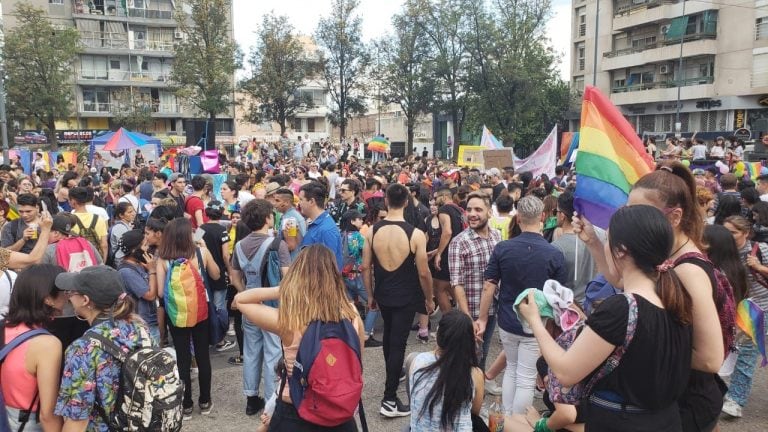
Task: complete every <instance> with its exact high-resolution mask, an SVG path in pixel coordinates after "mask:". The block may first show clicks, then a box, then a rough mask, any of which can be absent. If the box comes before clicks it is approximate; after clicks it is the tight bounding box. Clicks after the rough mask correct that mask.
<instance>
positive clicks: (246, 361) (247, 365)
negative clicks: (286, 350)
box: [243, 319, 282, 398]
mask: <svg viewBox="0 0 768 432" xmlns="http://www.w3.org/2000/svg"><path fill="white" fill-rule="evenodd" d="M281 355H282V347H281V346H280V338H279V337H278V336H277V335H276V334H273V333H270V332H268V331H266V330H262V329H260V328H259V327H257V326H255V325H253V324H252V323H251V322H250V321H248V320H247V319H243V394H245V395H246V396H258V395H259V381H261V375H262V367H263V368H264V395H265V396H266V397H267V398H269V396H270V395H272V394H273V393H274V392H275V385H276V380H277V373H276V372H275V365H276V364H277V361H278V360H280V356H281Z"/></svg>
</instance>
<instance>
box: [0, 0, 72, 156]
mask: <svg viewBox="0 0 768 432" xmlns="http://www.w3.org/2000/svg"><path fill="white" fill-rule="evenodd" d="M15 14H16V19H17V22H18V25H17V26H16V27H14V28H13V29H11V30H9V31H8V32H7V33H6V35H5V48H4V53H3V64H4V66H5V74H6V93H7V99H8V111H9V114H10V116H9V117H12V118H17V119H19V120H21V121H34V122H35V125H36V127H38V126H39V127H42V128H43V130H44V131H45V133H46V134H47V135H48V142H49V143H51V148H52V149H53V150H57V149H58V141H57V136H56V120H62V119H66V118H68V117H69V116H70V113H71V103H72V95H73V93H72V79H73V78H74V77H73V75H72V71H73V67H72V66H73V63H74V61H75V59H76V58H77V54H78V53H79V52H80V49H81V48H80V35H79V33H78V32H77V30H76V29H74V28H70V27H67V28H58V27H54V26H53V24H51V22H50V21H49V20H48V19H47V18H46V13H45V11H43V9H39V8H36V7H33V6H31V5H30V4H28V3H19V4H18V5H17V6H16V10H15Z"/></svg>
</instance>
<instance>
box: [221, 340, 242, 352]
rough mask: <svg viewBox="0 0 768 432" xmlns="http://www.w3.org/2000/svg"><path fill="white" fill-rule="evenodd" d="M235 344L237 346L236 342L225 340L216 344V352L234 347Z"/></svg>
mask: <svg viewBox="0 0 768 432" xmlns="http://www.w3.org/2000/svg"><path fill="white" fill-rule="evenodd" d="M235 346H237V344H236V343H234V342H232V341H228V340H225V341H224V342H222V343H221V344H220V345H216V351H217V352H224V351H227V350H230V349H232V348H234V347H235Z"/></svg>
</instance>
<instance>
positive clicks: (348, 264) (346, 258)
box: [341, 232, 357, 279]
mask: <svg viewBox="0 0 768 432" xmlns="http://www.w3.org/2000/svg"><path fill="white" fill-rule="evenodd" d="M341 234H342V236H341V275H342V276H343V277H345V278H347V279H355V277H357V273H356V271H357V266H356V264H357V263H356V261H355V257H353V256H352V254H351V253H349V236H350V234H351V233H350V232H343V233H341Z"/></svg>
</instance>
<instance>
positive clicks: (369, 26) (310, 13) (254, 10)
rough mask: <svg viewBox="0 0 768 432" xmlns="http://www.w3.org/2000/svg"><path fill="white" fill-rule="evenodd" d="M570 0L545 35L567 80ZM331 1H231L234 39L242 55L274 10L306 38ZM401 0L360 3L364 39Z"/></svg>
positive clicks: (559, 0) (558, 7)
mask: <svg viewBox="0 0 768 432" xmlns="http://www.w3.org/2000/svg"><path fill="white" fill-rule="evenodd" d="M570 4H571V2H570V0H553V13H554V16H553V18H552V19H551V20H550V22H549V23H548V25H547V35H548V37H549V38H550V39H551V40H552V44H553V46H554V47H555V49H556V50H557V51H558V52H559V53H561V59H562V60H561V62H560V66H559V68H560V75H561V77H562V78H563V79H564V80H568V79H569V74H570V71H569V65H570V55H571V53H570V49H569V43H570V34H571V18H570ZM330 5H331V0H269V1H264V0H234V15H235V39H237V42H238V43H239V44H240V47H241V48H242V49H243V52H244V53H246V54H247V53H248V51H249V50H250V47H251V46H252V45H253V44H254V41H255V36H254V33H253V32H254V30H255V28H256V25H257V24H258V23H260V22H261V17H262V16H263V15H265V14H268V13H269V12H271V11H274V13H275V14H277V15H286V16H288V17H289V19H290V21H291V23H292V24H293V26H294V27H295V28H296V29H297V30H298V31H299V32H300V33H303V34H306V35H311V34H313V33H314V31H315V28H316V27H317V22H318V20H319V18H320V17H321V16H327V15H329V12H328V9H329V7H330ZM401 5H402V1H401V0H361V1H360V8H359V13H360V14H361V15H362V17H363V38H364V39H365V40H366V41H368V40H371V39H375V38H377V37H379V36H381V35H383V34H385V33H386V32H387V28H388V27H389V25H390V22H391V18H392V15H394V14H395V13H397V12H398V11H399V10H400V6H401Z"/></svg>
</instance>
